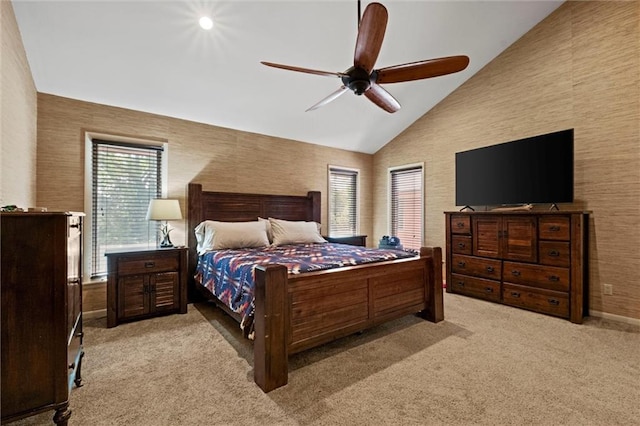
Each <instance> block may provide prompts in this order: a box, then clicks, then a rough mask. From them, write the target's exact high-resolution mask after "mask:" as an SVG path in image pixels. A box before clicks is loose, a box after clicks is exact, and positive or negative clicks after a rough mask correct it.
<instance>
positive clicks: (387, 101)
mask: <svg viewBox="0 0 640 426" xmlns="http://www.w3.org/2000/svg"><path fill="white" fill-rule="evenodd" d="M387 18H388V14H387V9H386V8H385V7H384V6H383V5H382V4H380V3H370V4H369V5H368V6H367V7H366V9H365V10H364V14H363V15H362V17H361V16H360V0H358V37H357V39H356V50H355V54H354V57H353V66H352V67H350V68H349V69H347V70H346V71H344V72H329V71H318V70H313V69H308V68H300V67H294V66H290V65H282V64H275V63H273V62H266V61H261V63H262V64H264V65H267V66H270V67H274V68H281V69H285V70H290V71H297V72H304V73H308V74H316V75H322V76H328V77H339V78H340V79H341V80H342V86H340V88H339V89H338V90H336V91H335V92H333V93H331V94H330V95H329V96H327V97H326V98H324V99H322V100H321V101H320V102H318V103H317V104H315V105H313V106H311V107H310V108H309V109H307V111H312V110H314V109H317V108H320V107H321V106H323V105H326V104H328V103H329V102H331V101H333V100H334V99H336V98H338V97H339V96H340V95H342V94H344V93H346V92H347V89H351V91H353V93H355V94H356V95H363V94H364V95H365V96H366V97H367V98H368V99H369V100H370V101H371V102H373V103H374V104H376V105H377V106H379V107H380V108H382V109H383V110H385V111H387V112H390V113H393V112H396V111H398V110H399V109H400V103H399V102H398V101H397V100H396V99H395V98H394V97H393V96H392V95H391V94H390V93H389V92H387V91H386V90H385V89H383V88H382V87H381V86H380V84H387V83H400V82H403V81H412V80H421V79H425V78H431V77H438V76H441V75H446V74H452V73H456V72H458V71H462V70H464V69H465V68H466V67H467V65H469V57H467V56H463V55H461V56H448V57H444V58H435V59H427V60H424V61H417V62H409V63H406V64H401V65H393V66H390V67H385V68H380V69H373V67H374V65H375V63H376V60H377V59H378V54H379V53H380V48H381V47H382V41H383V39H384V33H385V30H386V27H387Z"/></svg>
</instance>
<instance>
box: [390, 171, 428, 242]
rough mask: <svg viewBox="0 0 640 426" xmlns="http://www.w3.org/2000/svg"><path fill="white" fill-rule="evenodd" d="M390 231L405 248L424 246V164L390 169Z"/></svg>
mask: <svg viewBox="0 0 640 426" xmlns="http://www.w3.org/2000/svg"><path fill="white" fill-rule="evenodd" d="M389 172H390V192H391V194H390V199H391V212H390V218H391V224H390V225H391V226H390V228H391V229H390V232H391V235H392V236H394V237H398V238H400V243H401V244H402V246H403V247H404V248H408V249H413V250H419V249H420V246H422V222H423V219H422V216H423V213H422V207H423V201H422V181H423V177H422V164H418V165H410V166H403V167H399V168H394V169H390V171H389Z"/></svg>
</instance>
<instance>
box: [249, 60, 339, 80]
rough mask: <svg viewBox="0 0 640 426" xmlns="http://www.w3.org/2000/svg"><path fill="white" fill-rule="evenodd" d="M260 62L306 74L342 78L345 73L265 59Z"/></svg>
mask: <svg viewBox="0 0 640 426" xmlns="http://www.w3.org/2000/svg"><path fill="white" fill-rule="evenodd" d="M260 63H261V64H262V65H266V66H268V67H273V68H281V69H283V70H289V71H297V72H304V73H307V74H316V75H324V76H328V77H340V78H342V77H343V76H344V75H346V74H344V73H341V72H330V71H318V70H312V69H309V68H300V67H292V66H291V65H282V64H274V63H273V62H266V61H260Z"/></svg>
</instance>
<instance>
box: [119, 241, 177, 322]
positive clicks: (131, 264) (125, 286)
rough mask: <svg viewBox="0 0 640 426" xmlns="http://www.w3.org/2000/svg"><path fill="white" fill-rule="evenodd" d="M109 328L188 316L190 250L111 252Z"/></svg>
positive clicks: (164, 249)
mask: <svg viewBox="0 0 640 426" xmlns="http://www.w3.org/2000/svg"><path fill="white" fill-rule="evenodd" d="M106 256H107V267H108V271H109V277H108V281H107V327H115V326H116V325H118V324H120V323H121V322H125V321H135V320H139V319H143V318H150V317H154V316H158V315H164V314H172V313H181V314H186V313H187V249H186V248H184V247H182V248H163V249H157V250H139V251H120V252H107V253H106Z"/></svg>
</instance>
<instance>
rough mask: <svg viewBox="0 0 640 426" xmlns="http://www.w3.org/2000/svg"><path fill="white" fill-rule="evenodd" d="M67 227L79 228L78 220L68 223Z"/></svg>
mask: <svg viewBox="0 0 640 426" xmlns="http://www.w3.org/2000/svg"><path fill="white" fill-rule="evenodd" d="M69 228H80V222H78V223H72V224H71V225H69Z"/></svg>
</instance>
